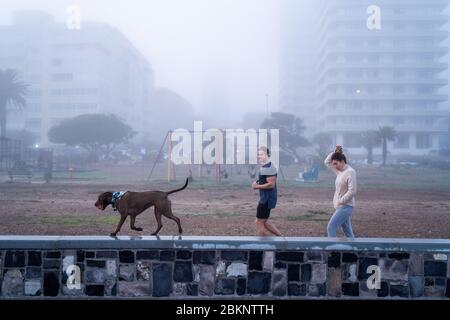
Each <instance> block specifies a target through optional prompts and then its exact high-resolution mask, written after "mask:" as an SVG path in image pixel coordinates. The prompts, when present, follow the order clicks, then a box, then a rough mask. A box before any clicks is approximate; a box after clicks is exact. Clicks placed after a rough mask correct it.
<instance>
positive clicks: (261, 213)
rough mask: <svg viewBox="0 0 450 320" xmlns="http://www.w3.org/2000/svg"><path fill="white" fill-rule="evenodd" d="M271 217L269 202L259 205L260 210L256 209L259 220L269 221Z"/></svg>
mask: <svg viewBox="0 0 450 320" xmlns="http://www.w3.org/2000/svg"><path fill="white" fill-rule="evenodd" d="M269 216H270V208H269V202H266V203H258V208H256V217H257V218H258V219H269Z"/></svg>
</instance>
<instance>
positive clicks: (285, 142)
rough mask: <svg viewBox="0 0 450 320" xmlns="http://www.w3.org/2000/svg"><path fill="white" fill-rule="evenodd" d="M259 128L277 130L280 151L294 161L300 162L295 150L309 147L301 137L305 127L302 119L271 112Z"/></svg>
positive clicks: (306, 141) (307, 142)
mask: <svg viewBox="0 0 450 320" xmlns="http://www.w3.org/2000/svg"><path fill="white" fill-rule="evenodd" d="M261 128H267V129H278V130H279V134H280V151H281V152H285V153H287V154H288V155H290V156H291V157H293V158H294V159H297V160H300V155H299V154H298V152H297V149H298V148H300V147H307V146H309V145H310V143H309V141H308V140H306V138H305V137H303V136H302V133H303V131H304V130H305V127H304V126H303V121H302V119H300V118H298V117H296V116H294V115H293V114H288V113H283V112H273V113H271V115H270V117H269V118H266V119H265V120H264V121H263V123H262V124H261Z"/></svg>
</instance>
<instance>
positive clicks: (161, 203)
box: [95, 179, 188, 237]
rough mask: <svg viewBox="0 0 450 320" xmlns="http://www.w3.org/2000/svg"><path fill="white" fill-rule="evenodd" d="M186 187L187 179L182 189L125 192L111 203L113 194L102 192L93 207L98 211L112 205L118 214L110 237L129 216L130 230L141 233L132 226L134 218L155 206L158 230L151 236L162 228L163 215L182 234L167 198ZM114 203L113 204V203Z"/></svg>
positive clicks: (114, 234)
mask: <svg viewBox="0 0 450 320" xmlns="http://www.w3.org/2000/svg"><path fill="white" fill-rule="evenodd" d="M187 185H188V179H186V183H185V184H184V186H183V187H181V188H179V189H175V190H172V191H168V192H164V191H144V192H132V191H127V192H125V193H124V194H123V195H122V196H121V197H120V198H118V199H117V200H115V201H113V193H112V192H110V191H108V192H103V193H102V194H100V195H99V196H98V200H97V201H96V202H95V206H96V207H97V209H99V210H105V209H106V207H107V206H109V205H112V206H113V208H114V209H115V210H117V211H119V213H120V221H119V224H118V225H117V228H116V231H114V232H113V233H111V236H112V237H115V236H116V234H117V233H118V232H119V231H120V228H121V227H122V225H123V223H124V222H125V219H126V218H127V217H128V216H130V219H131V221H130V227H131V229H132V230H136V231H142V228H137V227H136V226H135V225H134V224H135V221H136V216H137V215H138V214H140V213H142V212H144V211H145V210H147V209H148V208H150V207H151V206H155V217H156V221H157V223H158V228H157V229H156V231H155V232H154V233H152V235H156V234H157V233H158V232H159V230H161V228H162V222H161V215H165V216H166V217H167V218H169V219H172V220H174V221H175V222H176V223H177V224H178V232H179V233H182V232H183V229H181V224H180V219H179V218H177V217H175V216H174V215H173V213H172V205H171V202H170V200H169V198H168V195H169V194H171V193H175V192H178V191H181V190H184V189H186V187H187ZM113 202H115V203H113Z"/></svg>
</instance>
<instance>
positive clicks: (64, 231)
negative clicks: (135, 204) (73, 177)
mask: <svg viewBox="0 0 450 320" xmlns="http://www.w3.org/2000/svg"><path fill="white" fill-rule="evenodd" d="M171 187H172V186H167V185H166V186H164V185H157V184H155V185H152V186H146V185H133V186H126V185H119V186H118V185H114V184H89V183H79V184H77V183H51V184H44V183H32V184H28V183H12V184H10V183H1V184H0V214H1V218H2V222H1V223H0V234H3V235H6V234H25V235H56V234H58V235H99V234H100V235H103V234H104V235H108V234H109V233H110V232H112V231H113V229H114V227H115V225H116V223H117V221H118V214H117V213H116V212H113V211H112V209H110V208H108V209H107V210H105V211H103V212H101V211H98V210H97V209H96V208H95V207H94V202H95V200H96V198H97V195H98V194H99V193H100V192H102V191H106V190H137V191H139V190H153V189H163V190H168V189H171ZM279 195H280V198H279V201H278V205H277V208H276V209H274V210H273V211H272V214H271V220H272V221H273V223H274V224H275V225H276V226H277V227H278V228H279V229H280V231H281V232H282V233H283V234H284V235H286V236H325V235H326V227H327V223H328V220H329V218H330V216H331V213H332V212H333V208H332V203H331V199H332V196H333V185H332V183H328V182H327V184H326V185H318V186H317V187H316V186H314V185H312V186H308V187H304V186H291V185H288V186H283V185H282V184H281V183H280V186H279ZM449 195H450V194H449V192H448V190H439V189H437V188H436V189H434V190H429V189H410V188H408V189H405V190H402V189H399V188H395V189H389V188H388V186H384V188H372V187H366V188H361V190H360V192H359V193H358V197H357V207H356V209H355V212H354V215H353V220H352V221H353V227H354V232H355V235H356V236H358V237H409V238H449V236H450V197H449ZM170 198H171V200H172V204H173V211H174V213H175V214H176V215H178V216H179V217H180V218H181V221H182V226H183V229H184V234H185V235H200V236H201V235H205V236H206V235H214V236H217V235H226V236H247V235H254V232H255V227H254V219H255V214H256V205H257V201H258V194H257V192H255V191H253V190H251V189H250V188H249V187H248V186H246V185H240V186H239V185H233V186H231V187H230V188H228V187H227V186H217V187H214V186H206V187H205V186H201V185H195V184H194V185H192V186H189V187H188V188H187V189H186V190H185V191H183V192H180V193H177V194H173V195H171V196H170ZM163 223H164V226H163V228H162V230H161V232H160V234H161V235H173V234H176V233H177V228H176V224H175V222H173V221H171V220H168V219H163ZM136 225H137V226H139V227H142V228H144V231H143V232H136V231H131V230H130V228H129V225H128V223H127V222H126V223H125V224H124V226H123V228H122V232H121V234H123V235H149V234H150V233H151V232H153V231H154V230H155V229H156V221H155V219H154V216H153V209H149V210H148V211H147V212H144V213H143V214H141V215H140V216H139V217H138V218H137V223H136Z"/></svg>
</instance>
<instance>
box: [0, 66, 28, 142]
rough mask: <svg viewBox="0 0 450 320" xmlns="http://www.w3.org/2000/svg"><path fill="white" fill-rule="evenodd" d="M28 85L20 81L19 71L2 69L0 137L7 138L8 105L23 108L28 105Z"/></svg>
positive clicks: (0, 81)
mask: <svg viewBox="0 0 450 320" xmlns="http://www.w3.org/2000/svg"><path fill="white" fill-rule="evenodd" d="M26 91H27V85H26V84H24V83H23V82H21V81H19V79H18V75H17V71H15V70H12V69H6V70H1V69H0V127H1V132H0V136H2V137H4V136H6V117H7V109H6V107H7V106H8V104H12V105H13V106H15V107H18V108H23V107H25V105H26V100H25V94H26Z"/></svg>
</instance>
